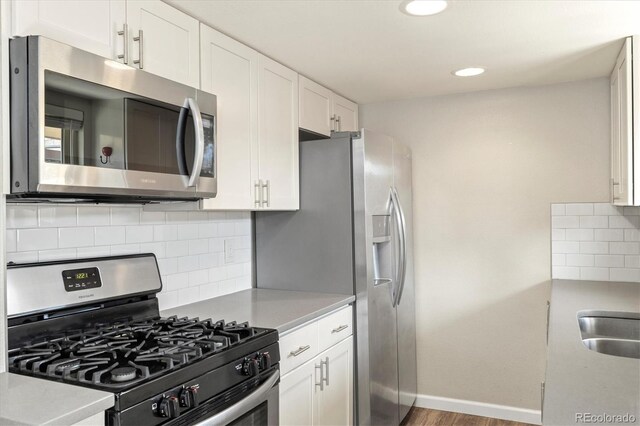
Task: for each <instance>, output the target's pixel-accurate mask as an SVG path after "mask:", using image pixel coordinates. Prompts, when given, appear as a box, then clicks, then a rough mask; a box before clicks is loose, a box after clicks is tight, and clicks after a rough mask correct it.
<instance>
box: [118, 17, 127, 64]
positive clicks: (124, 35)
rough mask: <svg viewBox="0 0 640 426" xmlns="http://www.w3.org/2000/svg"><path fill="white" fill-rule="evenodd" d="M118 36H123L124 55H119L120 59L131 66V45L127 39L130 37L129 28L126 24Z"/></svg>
mask: <svg viewBox="0 0 640 426" xmlns="http://www.w3.org/2000/svg"><path fill="white" fill-rule="evenodd" d="M118 35H119V36H122V54H121V55H118V59H122V62H123V63H124V64H126V65H129V43H128V42H127V37H128V36H129V26H128V25H127V24H124V25H123V26H122V31H118Z"/></svg>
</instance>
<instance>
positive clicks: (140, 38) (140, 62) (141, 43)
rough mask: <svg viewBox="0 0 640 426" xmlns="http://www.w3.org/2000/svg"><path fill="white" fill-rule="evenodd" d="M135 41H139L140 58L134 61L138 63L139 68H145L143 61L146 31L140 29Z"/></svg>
mask: <svg viewBox="0 0 640 426" xmlns="http://www.w3.org/2000/svg"><path fill="white" fill-rule="evenodd" d="M133 41H137V42H138V48H139V49H138V52H139V54H138V59H134V60H133V63H134V64H137V65H138V68H140V69H143V68H144V62H143V52H144V50H143V49H144V47H143V46H144V33H143V31H142V30H138V37H134V38H133Z"/></svg>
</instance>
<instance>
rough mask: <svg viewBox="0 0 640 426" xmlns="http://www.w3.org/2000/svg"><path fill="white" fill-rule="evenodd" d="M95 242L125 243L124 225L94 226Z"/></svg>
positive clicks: (99, 243)
mask: <svg viewBox="0 0 640 426" xmlns="http://www.w3.org/2000/svg"><path fill="white" fill-rule="evenodd" d="M94 235H95V244H96V245H105V246H107V245H108V246H112V245H116V244H124V243H125V228H124V226H98V227H96V228H94Z"/></svg>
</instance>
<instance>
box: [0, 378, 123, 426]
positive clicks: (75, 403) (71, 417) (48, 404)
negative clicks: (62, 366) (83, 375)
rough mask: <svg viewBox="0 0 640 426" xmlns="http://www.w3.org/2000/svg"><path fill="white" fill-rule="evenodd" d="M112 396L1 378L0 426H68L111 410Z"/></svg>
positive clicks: (48, 382)
mask: <svg viewBox="0 0 640 426" xmlns="http://www.w3.org/2000/svg"><path fill="white" fill-rule="evenodd" d="M113 402H114V400H113V394H112V393H109V392H102V391H98V390H94V389H89V388H85V387H82V386H75V385H68V384H64V383H58V382H54V381H51V380H46V379H39V378H36V377H29V376H23V375H21V374H12V373H1V374H0V425H2V426H5V425H71V424H73V423H77V422H79V421H81V420H84V419H87V418H89V417H91V416H93V415H96V414H98V413H100V412H103V411H104V410H106V409H108V408H110V407H113Z"/></svg>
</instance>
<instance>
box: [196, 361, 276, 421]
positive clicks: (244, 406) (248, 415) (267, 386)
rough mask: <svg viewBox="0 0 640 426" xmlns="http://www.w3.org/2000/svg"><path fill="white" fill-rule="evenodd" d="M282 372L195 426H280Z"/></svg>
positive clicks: (272, 374)
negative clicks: (279, 384)
mask: <svg viewBox="0 0 640 426" xmlns="http://www.w3.org/2000/svg"><path fill="white" fill-rule="evenodd" d="M279 381H280V372H279V370H277V369H276V370H275V371H274V372H273V373H271V375H270V376H268V377H267V379H266V380H265V381H264V382H262V383H261V384H260V386H258V387H257V388H256V389H254V390H253V391H252V392H251V393H249V394H248V395H246V394H245V395H241V396H239V398H238V399H237V401H235V403H234V404H233V405H231V406H229V407H227V408H225V409H224V410H222V411H219V412H217V413H216V414H214V415H212V416H210V417H207V418H206V419H198V420H197V421H196V423H195V426H214V425H215V426H219V425H228V426H264V425H269V426H278V424H279V422H280V417H279V411H278V410H279V396H278V392H279V389H278V383H279Z"/></svg>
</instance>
